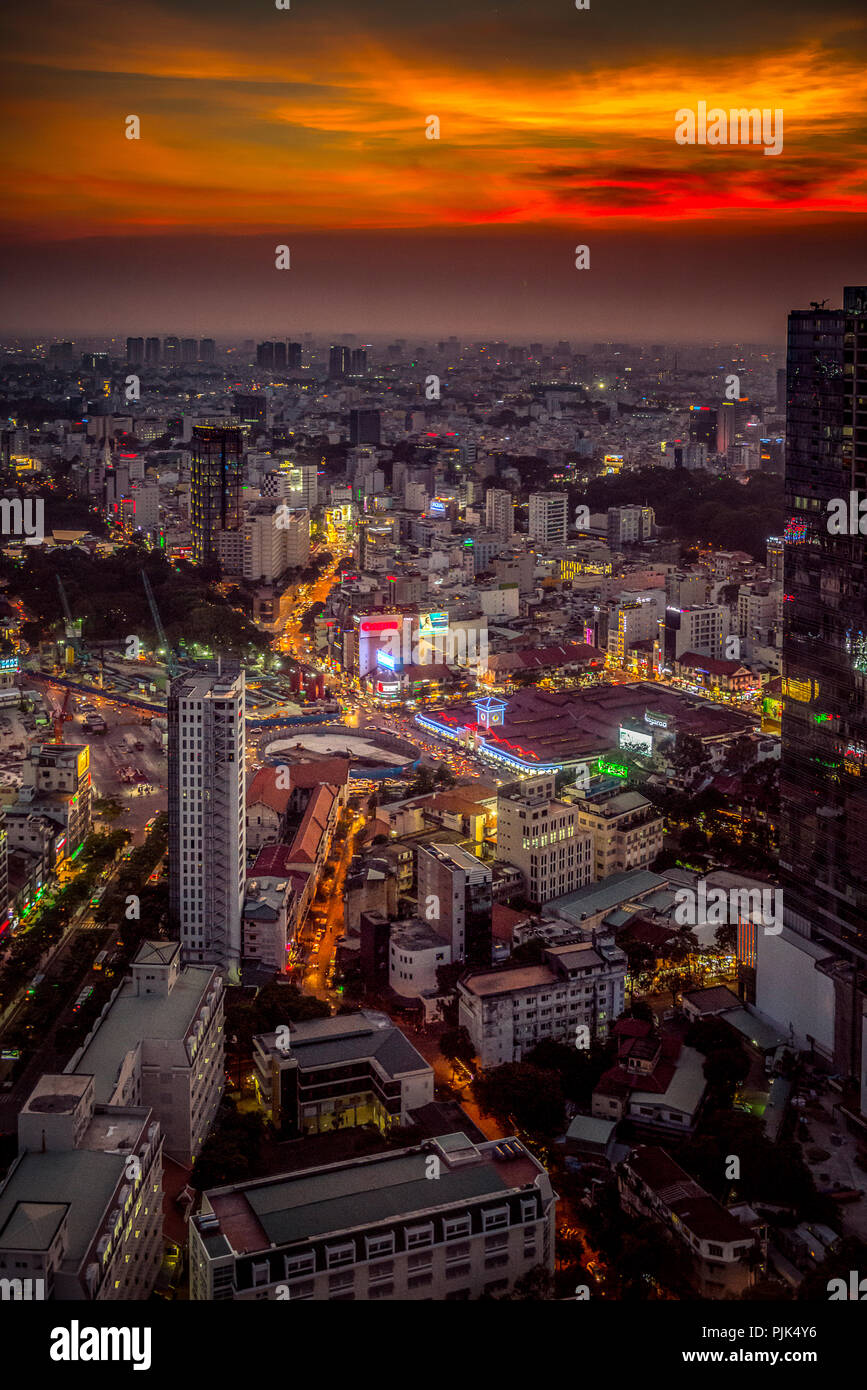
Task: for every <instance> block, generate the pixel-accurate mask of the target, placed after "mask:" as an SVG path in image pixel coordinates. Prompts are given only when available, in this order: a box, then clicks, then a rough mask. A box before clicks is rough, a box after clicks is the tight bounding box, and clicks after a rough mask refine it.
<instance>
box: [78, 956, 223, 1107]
mask: <svg viewBox="0 0 867 1390" xmlns="http://www.w3.org/2000/svg"><path fill="white" fill-rule="evenodd" d="M213 975H214V971H213V970H212V969H211V968H210V967H209V966H196V965H187V966H185V967H184V968H183V969H182V970H181V971H180V972H179V973H178V976H177V979H176V981H175V984H174V987H173V988H172V990H171V992H170V993H169V994H167V995H157V994H136V993H135V984H134V982H133V981H132V980H131V979H129V980H125V981H124V983H123V985H122V986H121V990H120V993H119V994H118V996H117V998H116V999H115V1001H114V1003H113V1004H112V1006H111V1008H110V1009H109V1011H108V1013H107V1014H106V1015H105V1017H104V1018H103V1020H102V1022H101V1023H100V1025H99V1027H98V1028H97V1030H96V1033H95V1034H94V1036H93V1038H92V1039H91V1041H90V1043H89V1044H88V1046H87V1047H86V1049H85V1051H84V1053H83V1054H82V1056H81V1057H80V1058H79V1060H78V1062H77V1064H76V1066H75V1073H74V1075H70V1076H69V1077H68V1078H66V1077H64V1080H66V1079H69V1080H70V1081H73V1080H75V1078H76V1077H81V1078H82V1079H84V1078H85V1077H87V1076H92V1077H93V1088H94V1099H95V1100H96V1102H97V1104H103V1105H107V1104H108V1103H109V1101H110V1100H111V1096H112V1094H113V1092H114V1088H115V1084H116V1082H117V1076H118V1072H119V1070H120V1068H121V1066H122V1065H123V1062H124V1059H125V1057H126V1055H127V1053H128V1052H129V1051H130V1050H131V1049H132V1048H135V1047H137V1046H138V1045H139V1043H140V1042H143V1041H145V1040H151V1039H154V1040H157V1041H161V1042H162V1041H170V1040H176V1041H177V1043H178V1047H179V1052H178V1058H177V1064H178V1065H184V1066H186V1065H188V1064H189V1062H188V1058H187V1054H186V1049H185V1048H184V1046H183V1044H184V1039H185V1038H186V1036H187V1033H188V1032H189V1030H190V1027H191V1025H192V1023H193V1021H194V1019H195V1018H196V1015H197V1014H198V1012H199V1009H200V1008H201V1006H202V1003H203V1000H204V998H205V996H206V994H207V991H208V988H209V986H210V983H211V979H212V976H213Z"/></svg>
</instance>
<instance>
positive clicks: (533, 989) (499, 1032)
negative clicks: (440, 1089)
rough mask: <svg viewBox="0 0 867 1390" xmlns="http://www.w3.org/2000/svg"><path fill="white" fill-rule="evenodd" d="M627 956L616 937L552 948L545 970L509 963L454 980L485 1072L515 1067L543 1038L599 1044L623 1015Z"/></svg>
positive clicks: (460, 1013)
mask: <svg viewBox="0 0 867 1390" xmlns="http://www.w3.org/2000/svg"><path fill="white" fill-rule="evenodd" d="M625 980H626V956H625V955H624V953H623V952H622V951H621V950H620V949H619V948H618V947H616V946H615V945H614V941H613V938H607V937H603V936H597V938H596V940H595V941H592V942H591V941H581V942H572V943H569V944H567V945H564V946H553V947H549V948H548V949H547V950H546V951H545V952H544V963H543V964H542V965H509V966H504V967H502V968H501V969H499V970H490V971H479V972H477V973H474V974H469V975H466V976H465V977H464V978H463V979H462V980H460V981H459V983H458V988H457V992H458V1022H459V1024H461V1025H462V1026H463V1027H465V1028H466V1030H467V1032H468V1033H469V1035H470V1037H471V1038H472V1040H473V1047H474V1048H475V1053H476V1056H477V1057H478V1059H479V1063H480V1065H481V1066H483V1067H496V1066H499V1065H500V1063H502V1062H519V1061H520V1060H521V1058H522V1057H524V1056H525V1054H526V1053H528V1052H530V1051H531V1050H532V1048H534V1047H535V1046H536V1043H538V1042H541V1041H542V1040H543V1039H551V1040H552V1041H554V1042H563V1043H567V1044H568V1043H571V1044H573V1045H574V1043H575V1041H576V1030H577V1029H578V1028H579V1027H581V1028H586V1029H587V1030H588V1035H587V1036H589V1038H590V1039H591V1040H592V1039H595V1040H599V1041H604V1039H605V1038H607V1036H608V1033H609V1030H610V1028H611V1026H612V1024H613V1023H614V1020H615V1019H616V1018H617V1017H618V1016H619V1015H620V1014H621V1013H622V1012H623V1008H624V990H625Z"/></svg>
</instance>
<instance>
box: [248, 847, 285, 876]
mask: <svg viewBox="0 0 867 1390" xmlns="http://www.w3.org/2000/svg"><path fill="white" fill-rule="evenodd" d="M288 853H289V846H288V845H265V846H264V847H263V848H262V849H260V850H259V853H258V854H257V855H256V861H255V863H254V864H253V866H252V868H250V869H248V870H247V877H248V878H285V877H287V875H288V873H289V870H288V868H287V866H286V856H287V855H288Z"/></svg>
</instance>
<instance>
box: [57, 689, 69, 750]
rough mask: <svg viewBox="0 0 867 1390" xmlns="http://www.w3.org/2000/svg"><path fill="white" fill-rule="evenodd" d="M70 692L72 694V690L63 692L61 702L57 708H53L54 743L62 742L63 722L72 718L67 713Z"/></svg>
mask: <svg viewBox="0 0 867 1390" xmlns="http://www.w3.org/2000/svg"><path fill="white" fill-rule="evenodd" d="M71 694H72V691H71V690H67V692H66V694H65V695H64V697H63V703H62V704H60V705H58V706H57V708H56V709H55V712H54V742H55V743H62V742H63V726H64V724H65V723H66V721H67V719H71V718H72V715H71V714H70V713H69V697H70V695H71Z"/></svg>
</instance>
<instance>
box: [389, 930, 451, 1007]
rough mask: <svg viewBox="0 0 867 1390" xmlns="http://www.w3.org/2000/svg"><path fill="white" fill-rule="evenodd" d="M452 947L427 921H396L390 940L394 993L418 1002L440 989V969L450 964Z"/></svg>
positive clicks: (390, 969)
mask: <svg viewBox="0 0 867 1390" xmlns="http://www.w3.org/2000/svg"><path fill="white" fill-rule="evenodd" d="M451 958H452V953H451V950H450V949H449V945H448V943H447V942H446V941H444V940H443V938H442V937H441V936H440V935H439V933H438V932H437V931H435V930H434V928H433V927H432V926H430V925H429V924H428V923H427V922H420V921H419V920H418V918H412V919H411V920H409V921H407V922H394V923H393V924H392V928H391V934H390V940H389V962H388V983H389V985H390V986H391V988H392V989H393V990H394V992H395V994H400V995H402V996H403V997H404V998H405V999H417V998H418V997H419V995H420V994H426V993H429V992H431V991H433V990H436V988H437V970H438V969H439V968H440V966H443V965H450V964H451Z"/></svg>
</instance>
